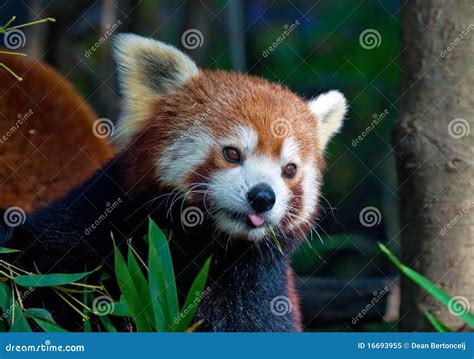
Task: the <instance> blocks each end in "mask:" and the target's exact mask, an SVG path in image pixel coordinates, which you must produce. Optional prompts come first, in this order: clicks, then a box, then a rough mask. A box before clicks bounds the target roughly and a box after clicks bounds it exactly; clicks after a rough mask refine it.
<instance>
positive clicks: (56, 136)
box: [0, 55, 112, 211]
mask: <svg viewBox="0 0 474 359" xmlns="http://www.w3.org/2000/svg"><path fill="white" fill-rule="evenodd" d="M0 62H1V63H4V64H5V65H7V66H9V67H10V68H11V69H12V70H13V71H15V72H16V73H17V74H18V75H20V76H22V77H23V79H24V80H23V81H21V82H20V81H17V80H16V79H15V78H13V77H12V76H11V75H10V74H8V73H7V72H6V71H3V70H0V140H1V142H0V206H1V207H9V206H20V207H21V208H23V209H24V210H25V211H32V210H34V209H36V208H38V207H39V206H41V205H43V204H46V203H48V202H50V201H51V200H53V199H56V198H58V197H61V196H63V195H64V194H65V193H66V192H67V191H68V190H69V189H71V188H72V187H73V186H76V185H78V184H80V183H81V182H83V181H84V180H85V179H87V178H88V177H89V176H90V175H91V174H92V173H93V172H94V171H95V170H96V169H98V168H99V167H100V166H102V165H103V164H104V163H105V161H107V160H108V159H109V158H110V157H111V156H112V149H111V146H110V145H109V144H108V143H107V142H106V140H104V139H99V138H97V137H95V136H94V135H93V133H92V124H93V122H94V121H95V120H96V118H97V116H96V115H95V113H94V112H93V111H92V109H91V108H90V107H89V106H88V105H87V104H86V103H85V101H84V99H83V98H82V97H81V96H80V95H79V94H78V93H77V92H76V91H75V90H74V88H73V87H72V85H71V84H70V83H69V81H67V80H66V79H65V78H64V77H62V76H61V75H60V74H59V73H57V72H56V71H54V70H53V69H51V68H50V67H49V66H47V65H45V64H44V63H41V62H39V61H35V60H28V59H25V58H22V57H19V56H11V55H0ZM20 118H22V119H23V121H21V120H20ZM19 120H20V122H22V123H20V122H19Z"/></svg>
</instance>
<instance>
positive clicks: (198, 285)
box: [173, 258, 211, 332]
mask: <svg viewBox="0 0 474 359" xmlns="http://www.w3.org/2000/svg"><path fill="white" fill-rule="evenodd" d="M210 265H211V258H208V259H207V261H206V263H204V266H203V267H202V268H201V270H200V271H199V273H198V275H197V276H196V278H195V279H194V281H193V284H192V285H191V288H190V289H189V292H188V294H187V296H186V300H185V302H184V305H183V307H182V308H181V312H180V314H179V317H177V318H175V320H174V324H175V325H174V328H173V329H174V331H177V332H184V331H185V330H186V329H187V328H188V326H189V324H190V323H191V321H192V320H193V318H194V316H195V315H196V311H197V308H198V306H199V303H200V302H201V300H202V294H203V290H204V287H205V285H206V281H207V276H208V274H209V267H210Z"/></svg>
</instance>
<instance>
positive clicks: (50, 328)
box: [33, 318, 67, 333]
mask: <svg viewBox="0 0 474 359" xmlns="http://www.w3.org/2000/svg"><path fill="white" fill-rule="evenodd" d="M33 320H34V321H35V322H36V324H38V326H39V327H40V328H41V329H43V330H44V331H45V332H48V333H50V332H51V333H62V332H67V330H66V329H64V328H61V327H60V326H59V325H57V324H54V323H51V322H48V321H47V320H43V319H40V318H33Z"/></svg>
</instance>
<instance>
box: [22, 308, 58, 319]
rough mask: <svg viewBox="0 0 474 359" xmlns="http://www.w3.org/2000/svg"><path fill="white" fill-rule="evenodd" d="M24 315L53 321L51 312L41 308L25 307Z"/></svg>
mask: <svg viewBox="0 0 474 359" xmlns="http://www.w3.org/2000/svg"><path fill="white" fill-rule="evenodd" d="M25 317H27V318H32V319H33V318H39V319H42V320H46V321H48V322H51V323H54V319H53V316H52V315H51V313H50V312H49V311H48V310H46V309H43V308H27V309H25Z"/></svg>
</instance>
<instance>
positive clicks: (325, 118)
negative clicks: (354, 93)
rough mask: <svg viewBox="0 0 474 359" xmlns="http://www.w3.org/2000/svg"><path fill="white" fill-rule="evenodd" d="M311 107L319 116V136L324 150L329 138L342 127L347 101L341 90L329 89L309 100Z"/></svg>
mask: <svg viewBox="0 0 474 359" xmlns="http://www.w3.org/2000/svg"><path fill="white" fill-rule="evenodd" d="M308 106H309V109H310V110H311V112H313V113H314V114H315V115H316V117H317V118H318V138H319V144H320V146H321V150H322V151H324V149H325V148H326V146H327V144H328V142H329V140H330V139H331V138H332V137H333V136H334V135H335V134H336V133H337V132H338V131H339V130H340V129H341V127H342V122H343V120H344V116H345V115H346V112H347V101H346V98H345V97H344V95H343V94H342V93H340V92H339V91H334V90H333V91H329V92H326V93H323V94H322V95H319V96H318V97H316V98H314V99H312V100H310V101H309V102H308Z"/></svg>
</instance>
